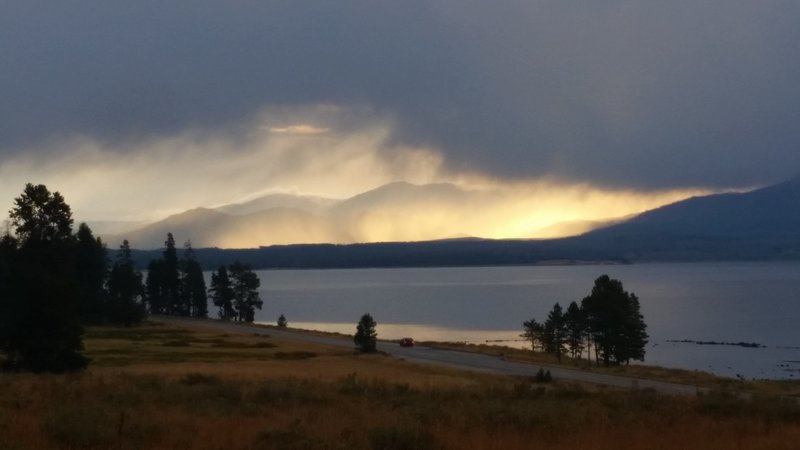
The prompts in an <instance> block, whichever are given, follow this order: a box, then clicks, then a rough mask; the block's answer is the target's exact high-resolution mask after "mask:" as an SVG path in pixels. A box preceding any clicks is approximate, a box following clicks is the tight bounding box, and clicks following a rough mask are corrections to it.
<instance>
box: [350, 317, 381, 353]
mask: <svg viewBox="0 0 800 450" xmlns="http://www.w3.org/2000/svg"><path fill="white" fill-rule="evenodd" d="M377 325H378V324H377V323H376V322H375V320H374V319H373V318H372V316H371V315H369V314H364V315H363V316H361V320H359V321H358V325H356V334H355V335H354V336H353V342H355V344H356V349H357V350H358V351H360V352H362V353H372V352H374V351H376V350H377V345H378V333H377V331H375V327H376V326H377Z"/></svg>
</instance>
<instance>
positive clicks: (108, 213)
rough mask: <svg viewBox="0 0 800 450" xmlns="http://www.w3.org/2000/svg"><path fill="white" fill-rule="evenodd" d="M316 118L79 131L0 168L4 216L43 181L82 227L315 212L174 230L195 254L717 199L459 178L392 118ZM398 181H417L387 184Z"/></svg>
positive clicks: (533, 233) (504, 231) (547, 227)
mask: <svg viewBox="0 0 800 450" xmlns="http://www.w3.org/2000/svg"><path fill="white" fill-rule="evenodd" d="M320 111H322V113H319V112H316V113H315V114H317V116H315V115H314V114H311V117H310V118H302V117H301V118H297V117H291V118H292V119H296V120H288V119H285V118H282V116H281V115H280V114H279V113H275V112H267V113H264V115H262V116H260V117H258V118H257V120H255V121H253V124H252V125H251V126H250V128H249V130H250V131H249V132H248V133H246V134H244V135H241V136H231V135H228V134H225V133H212V132H204V131H196V130H195V131H191V130H190V131H185V132H182V133H177V134H175V135H170V136H162V137H153V138H148V139H143V140H141V141H138V142H132V143H131V142H129V143H124V144H119V143H118V144H115V146H109V145H108V144H102V143H101V142H99V141H96V140H93V139H90V138H87V137H75V138H72V139H67V140H63V141H61V142H59V143H58V144H57V145H58V147H59V150H60V151H59V152H58V153H56V152H53V153H51V155H53V156H51V157H50V158H47V159H46V160H34V159H31V158H29V157H25V156H22V157H18V158H17V159H16V160H13V161H8V162H6V163H4V164H3V165H2V166H0V178H2V179H3V180H4V183H3V185H2V187H0V194H2V196H3V198H2V201H3V202H6V203H5V208H6V209H5V210H6V211H8V210H9V209H10V208H11V203H12V201H13V198H15V197H17V196H18V195H19V193H20V192H21V190H22V188H23V186H24V184H25V183H27V182H33V183H42V184H46V185H47V186H48V188H50V189H51V190H55V191H59V192H61V193H62V194H63V195H64V196H65V198H66V200H67V203H69V204H70V205H71V206H72V209H73V215H74V217H75V219H76V222H77V221H81V220H85V221H87V222H89V223H90V225H91V224H92V221H93V220H95V221H107V220H113V221H131V222H137V223H140V222H142V221H151V222H153V221H157V220H160V219H163V218H165V217H167V216H169V215H172V214H177V213H182V212H184V211H187V210H191V209H193V208H197V207H206V208H213V207H218V206H222V205H228V204H232V203H241V202H246V201H250V200H258V199H259V198H260V197H261V196H262V195H267V194H275V193H282V194H287V196H288V197H292V198H297V202H296V203H297V204H298V205H299V204H301V203H303V202H305V203H303V204H309V202H310V203H314V204H315V206H314V208H313V209H307V208H306V209H305V210H304V209H303V207H300V206H298V207H296V208H295V209H294V210H293V209H292V208H293V207H289V208H288V209H287V208H286V207H284V208H283V209H280V210H278V209H276V210H271V211H270V212H262V213H260V216H259V217H260V218H259V219H258V221H257V220H252V221H245V220H238V221H236V223H235V224H229V225H226V226H225V227H223V228H220V229H217V228H213V227H212V225H213V226H215V227H219V225H216V224H211V223H207V222H204V221H202V220H200V221H196V222H192V221H189V223H188V224H183V225H182V226H184V225H185V226H186V227H187V228H186V229H187V232H186V233H187V234H194V236H177V235H176V239H179V240H182V239H191V240H192V242H193V243H195V245H198V246H199V245H203V246H211V245H215V246H219V247H237V248H245V247H258V246H263V245H271V244H290V243H320V242H330V243H352V242H379V241H417V240H432V239H444V238H455V237H465V236H470V237H482V238H495V239H506V238H553V237H562V236H567V235H572V234H580V233H582V232H585V231H588V230H590V229H592V228H594V227H597V226H598V225H599V224H601V223H603V222H606V221H609V220H616V219H620V218H623V217H626V216H630V215H633V214H637V213H641V212H643V211H646V210H649V209H653V208H657V207H659V206H662V205H665V204H668V203H672V202H675V201H679V200H682V199H685V198H687V197H690V196H694V195H704V194H709V193H712V191H709V190H704V189H676V190H665V191H658V192H638V191H635V190H631V189H611V188H603V187H599V186H592V185H589V184H586V183H581V182H576V181H575V180H564V179H556V178H546V177H544V178H538V179H530V180H514V181H511V180H505V179H501V178H497V177H491V176H489V175H486V174H484V173H480V172H478V171H471V172H468V171H464V170H454V169H452V168H451V167H450V166H449V165H448V161H446V160H445V159H444V157H443V155H442V153H441V152H438V151H436V149H431V148H412V147H407V146H398V145H396V144H393V143H391V139H390V136H391V131H392V124H391V121H385V120H380V119H377V118H375V117H372V116H371V115H369V114H366V115H364V116H363V117H361V116H358V118H359V123H361V124H362V125H361V126H360V127H359V128H357V129H354V130H344V131H343V130H339V129H337V128H336V127H335V126H333V125H330V124H329V123H328V122H326V121H325V120H322V119H324V118H325V115H326V114H329V113H331V112H334V113H336V114H341V113H343V112H342V110H341V109H336V108H333V109H330V108H329V109H325V108H322V109H321V110H320ZM295 114H299V113H295ZM320 114H321V116H320ZM354 114H358V113H354ZM320 117H321V118H320ZM279 119H281V120H279ZM314 119H316V120H314ZM265 123H267V124H270V125H269V126H265V125H264V124H265ZM54 145H55V144H54ZM37 153H42V152H37ZM44 153H47V152H44ZM55 155H59V156H55ZM396 182H405V183H411V184H394V185H393V184H391V183H396ZM375 189H378V190H377V191H373V190H375ZM361 194H364V195H361ZM309 196H310V197H315V198H314V199H309V198H307V197H309ZM347 199H349V200H347ZM315 202H316V203H315ZM317 203H318V204H317ZM297 208H299V209H297ZM212 228H213V232H212ZM189 230H191V231H189ZM142 239H144V238H142ZM158 239H160V240H161V241H163V236H159V237H158Z"/></svg>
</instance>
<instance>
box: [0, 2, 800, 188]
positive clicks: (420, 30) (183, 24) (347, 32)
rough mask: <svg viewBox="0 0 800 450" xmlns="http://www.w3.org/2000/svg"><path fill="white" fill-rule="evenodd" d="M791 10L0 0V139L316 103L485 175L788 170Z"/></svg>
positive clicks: (684, 177)
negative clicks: (377, 118) (390, 127)
mask: <svg viewBox="0 0 800 450" xmlns="http://www.w3.org/2000/svg"><path fill="white" fill-rule="evenodd" d="M798 23H800V4H799V3H798V2H796V1H763V0H750V1H742V0H708V1H671V2H641V1H622V0H620V1H614V0H609V1H591V2H590V1H569V2H565V1H520V2H512V1H508V2H484V1H474V2H473V1H462V0H459V1H449V2H448V1H441V2H432V1H403V2H388V1H387V2H375V1H366V0H365V1H337V2H327V1H326V2H323V1H319V2H297V1H255V0H252V1H246V0H238V1H208V0H192V1H163V0H161V1H138V2H114V1H70V2H45V1H35V0H30V1H8V2H3V4H2V12H1V13H0V65H2V70H0V94H2V95H0V100H1V101H0V118H2V120H0V152H3V153H6V154H8V153H11V152H13V151H19V150H20V149H26V148H30V146H31V144H33V143H41V142H49V143H50V144H49V145H47V146H41V145H39V146H36V147H37V148H49V149H52V150H56V151H57V149H58V145H57V143H58V138H59V137H67V136H72V135H76V134H77V135H87V136H91V137H94V138H96V139H100V140H135V139H139V138H142V137H143V136H153V135H159V134H169V133H173V132H179V131H181V130H184V129H187V128H192V129H219V130H224V131H226V132H233V133H235V132H236V130H237V127H239V126H242V124H244V123H247V121H248V120H251V119H252V118H253V117H254V116H255V115H256V114H257V113H258V112H259V111H262V110H263V109H264V108H268V107H275V106H296V105H314V104H320V103H331V104H340V105H345V106H348V107H359V108H369V109H371V110H374V111H375V114H377V115H381V116H384V117H387V118H391V119H392V120H393V123H395V134H394V136H393V138H394V140H396V141H397V142H400V143H403V144H407V145H427V146H434V147H435V148H438V149H440V150H441V151H443V152H444V153H445V155H446V156H447V160H448V163H449V164H451V165H453V166H455V167H464V168H472V169H478V170H482V171H486V172H489V173H491V174H495V175H498V176H510V177H536V176H540V175H556V176H562V177H567V178H573V179H584V180H588V181H591V182H594V183H599V184H608V185H622V186H640V187H669V186H686V185H695V186H697V185H708V186H742V185H747V184H755V183H766V182H772V181H778V180H779V179H781V178H784V177H788V176H791V175H792V174H794V173H795V172H797V171H800V151H798V150H800V127H798V125H797V118H798V117H800V83H798V80H800V46H798V45H797V42H800V27H798V26H797V24H798ZM323 125H324V124H323ZM337 125H341V124H337ZM353 126H355V125H353ZM122 147H123V148H131V147H130V146H122ZM0 162H1V160H0Z"/></svg>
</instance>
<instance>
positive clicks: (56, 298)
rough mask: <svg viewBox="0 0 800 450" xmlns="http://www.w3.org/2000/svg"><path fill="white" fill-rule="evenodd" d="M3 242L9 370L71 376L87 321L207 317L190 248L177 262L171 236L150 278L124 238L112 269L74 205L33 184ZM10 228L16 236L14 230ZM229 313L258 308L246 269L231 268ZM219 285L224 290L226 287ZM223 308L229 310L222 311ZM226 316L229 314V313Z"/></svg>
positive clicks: (2, 307)
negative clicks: (157, 316) (158, 316)
mask: <svg viewBox="0 0 800 450" xmlns="http://www.w3.org/2000/svg"><path fill="white" fill-rule="evenodd" d="M9 218H10V222H9V224H8V226H7V227H6V232H5V234H4V235H3V236H2V237H0V364H1V365H2V368H3V369H4V370H12V371H20V370H21V371H32V372H67V371H75V370H80V369H82V368H84V367H86V365H87V364H88V362H89V360H88V358H86V357H85V356H84V355H83V354H82V350H83V333H84V329H83V326H84V325H99V324H120V325H126V326H133V325H136V324H138V323H140V322H141V321H142V319H143V318H144V317H145V315H146V314H148V313H150V314H171V315H185V316H193V317H206V316H207V315H208V306H207V300H208V294H207V290H206V286H205V280H204V278H203V269H202V267H201V265H200V263H199V262H198V260H197V258H196V256H195V254H194V251H193V249H192V247H191V244H190V243H189V242H187V243H186V245H185V246H184V250H183V253H182V255H181V257H180V258H179V257H178V255H177V251H176V249H175V240H174V238H173V236H172V234H171V233H170V234H168V235H167V241H166V242H165V247H166V248H165V250H164V252H163V255H162V257H161V258H159V259H157V260H154V261H151V263H150V265H149V266H148V269H149V270H148V275H147V282H146V283H143V281H142V279H143V276H142V273H141V272H140V271H139V269H138V268H137V266H136V264H135V261H134V259H133V257H132V251H131V248H130V244H129V243H128V241H127V240H125V241H123V242H122V244H121V245H120V248H119V251H118V252H116V256H115V258H114V259H115V260H114V262H113V263H111V264H110V265H109V260H108V252H107V249H106V246H105V244H104V243H103V241H102V240H101V239H100V238H99V237H95V236H94V235H93V234H92V230H91V229H90V228H89V226H88V225H86V224H85V223H82V224H80V225H79V227H78V231H77V232H75V233H73V229H72V226H73V223H74V221H73V219H72V211H71V208H70V206H69V205H68V204H67V203H66V202H65V201H64V197H63V196H62V195H61V194H60V193H58V192H52V193H51V192H50V191H49V190H48V189H47V187H46V186H44V185H41V184H40V185H33V184H31V183H28V184H27V185H26V186H25V188H24V190H23V192H22V194H21V195H20V196H19V197H18V198H16V199H15V200H14V206H13V208H12V209H11V211H10V212H9ZM12 231H13V232H12ZM227 270H230V272H231V277H230V278H228V283H229V285H230V291H231V297H230V307H229V306H228V305H227V304H225V303H224V302H223V303H222V304H217V302H216V299H217V297H216V295H217V290H215V287H216V286H215V285H213V283H212V289H211V292H212V298H214V300H215V305H217V306H219V307H220V313H219V315H220V317H222V318H224V319H236V320H239V321H252V320H253V319H254V315H255V314H254V308H259V309H261V307H262V305H263V302H262V301H261V299H260V298H259V294H258V288H259V286H260V281H259V280H258V277H257V275H256V274H255V273H254V272H253V271H252V270H251V269H250V266H248V265H245V264H241V263H234V264H231V265H230V266H229V268H225V267H224V266H223V267H221V268H220V271H227ZM220 286H221V287H219V289H222V290H224V283H223V284H221V285H220ZM223 309H224V311H225V312H224V313H223ZM229 313H230V314H229Z"/></svg>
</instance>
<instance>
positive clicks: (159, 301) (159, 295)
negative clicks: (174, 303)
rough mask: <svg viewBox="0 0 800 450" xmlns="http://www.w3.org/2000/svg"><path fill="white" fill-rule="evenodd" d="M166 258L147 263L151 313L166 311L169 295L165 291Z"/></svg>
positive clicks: (146, 289)
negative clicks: (164, 267)
mask: <svg viewBox="0 0 800 450" xmlns="http://www.w3.org/2000/svg"><path fill="white" fill-rule="evenodd" d="M163 266H164V260H163V259H161V258H159V259H154V260H151V261H150V263H149V264H148V265H147V282H146V286H145V292H146V294H147V298H146V302H147V304H148V310H149V312H150V314H164V313H166V309H167V308H166V303H167V295H166V293H165V292H164V281H163V275H164V269H163Z"/></svg>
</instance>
